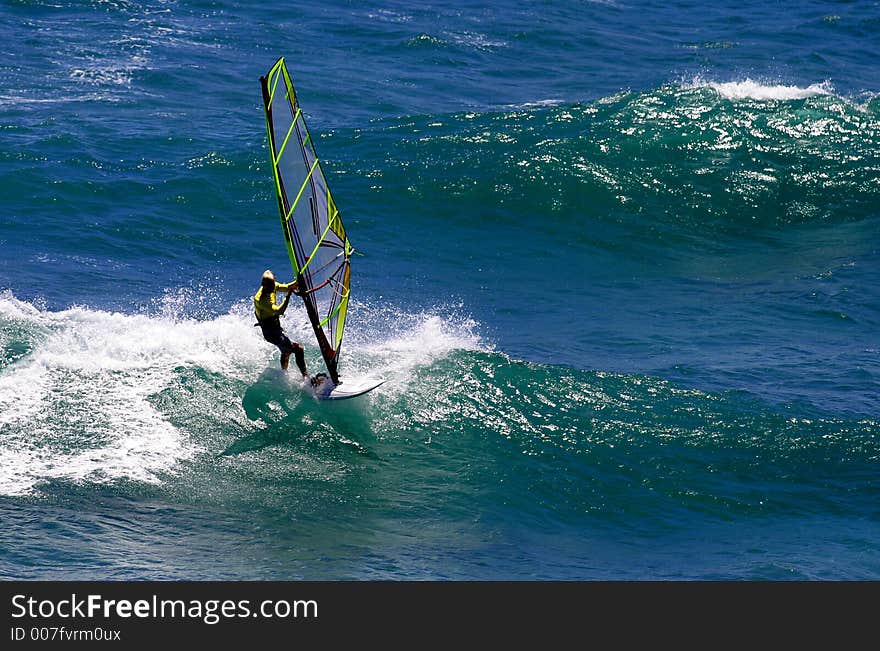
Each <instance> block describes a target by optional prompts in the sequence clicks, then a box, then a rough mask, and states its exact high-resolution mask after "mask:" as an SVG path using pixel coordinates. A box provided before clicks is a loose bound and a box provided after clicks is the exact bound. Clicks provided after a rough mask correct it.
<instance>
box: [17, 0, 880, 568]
mask: <svg viewBox="0 0 880 651" xmlns="http://www.w3.org/2000/svg"><path fill="white" fill-rule="evenodd" d="M878 27H880V5H878V4H877V3H852V4H847V3H822V2H807V3H804V2H798V3H794V2H790V3H775V4H771V5H768V4H766V3H754V2H745V3H743V2H739V3H715V4H713V5H712V6H711V7H706V6H703V5H702V4H700V3H691V2H671V3H670V2H665V3H659V2H657V3H654V2H624V1H621V2H595V3H589V2H588V3H581V2H578V3H575V2H542V3H537V2H534V3H530V2H527V3H507V2H501V3H477V2H458V3H441V4H435V5H432V6H431V7H430V8H429V7H426V6H423V5H421V4H416V3H411V4H407V3H398V2H380V3H374V4H369V5H363V4H360V3H333V4H331V5H322V6H320V7H299V8H295V7H290V6H288V5H287V4H286V3H278V2H274V3H273V2H270V3H268V4H265V3H264V4H263V5H261V6H260V7H259V8H258V7H256V6H251V5H249V4H246V3H232V2H192V3H174V2H121V1H120V2H79V3H73V4H64V3H49V2H14V3H7V4H6V5H4V7H3V8H2V9H0V34H2V36H3V38H2V39H0V107H2V119H0V197H2V198H0V521H2V523H3V526H2V527H0V576H2V577H4V578H26V579H37V578H48V579H62V578H64V579H105V578H131V579H165V578H173V579H214V578H217V579H298V578H305V579H746V580H752V579H877V578H880V509H878V504H880V499H878V498H880V481H878V461H880V422H878V420H877V419H878V411H880V409H878V406H880V401H878V397H877V396H878V384H880V375H878V373H880V353H878V351H880V341H878V336H877V332H878V324H880V290H878V287H880V257H878V241H880V182H878V179H880V174H878V172H880V99H878V98H877V95H876V93H877V92H878V90H880V72H878V69H877V67H876V65H874V62H875V61H876V60H877V56H878V55H880V42H878V40H877V38H876V33H877V29H878ZM281 55H284V56H285V57H286V58H287V60H288V65H289V67H290V68H291V72H292V74H293V76H294V81H295V83H296V84H297V89H298V93H299V96H300V100H301V102H302V103H303V105H304V108H305V111H306V114H307V118H308V120H309V125H310V127H311V130H312V132H313V135H314V136H315V137H316V138H317V141H318V142H317V147H318V151H319V153H320V154H321V155H322V156H323V157H324V159H325V171H326V173H327V176H328V179H329V182H330V183H331V185H332V187H333V190H334V194H335V196H336V199H337V203H338V204H339V208H340V210H341V214H342V216H343V219H344V220H345V223H346V225H347V228H348V232H349V236H350V237H351V239H352V242H353V244H354V246H355V247H356V248H357V249H358V252H359V255H358V256H356V257H355V258H354V261H353V283H352V291H353V299H352V306H351V309H350V312H349V324H348V329H347V331H346V340H345V348H344V353H343V355H344V356H343V359H342V363H341V366H340V369H341V373H342V375H343V379H344V378H345V376H346V375H348V376H350V377H358V376H361V375H364V374H367V373H374V374H379V375H382V376H384V377H385V378H387V380H388V381H387V382H386V384H384V385H383V386H382V387H380V388H379V389H377V390H376V391H374V392H373V393H371V394H370V395H368V396H365V397H363V398H359V399H355V400H351V401H346V402H342V403H338V404H325V403H316V402H315V401H314V400H312V399H311V398H309V397H308V396H307V395H306V394H305V393H304V392H303V391H302V390H301V388H300V387H299V386H298V384H297V383H296V382H293V381H292V380H291V379H290V378H288V377H286V376H285V375H284V374H283V373H281V371H280V370H279V369H278V368H277V366H278V363H277V352H276V351H275V350H274V349H273V347H272V346H271V345H269V344H267V343H266V342H265V341H263V340H262V338H261V337H260V336H259V333H258V330H257V329H255V328H253V315H252V313H251V307H250V296H251V295H252V294H253V292H254V291H256V288H257V285H258V283H259V276H260V274H261V273H262V271H263V270H264V269H266V268H267V267H268V268H272V269H274V270H275V271H276V273H278V274H279V275H280V276H282V279H284V280H286V279H287V278H286V277H285V274H288V273H289V271H286V270H289V263H288V262H287V259H286V252H285V249H284V246H283V240H282V236H281V230H280V228H279V226H278V218H277V214H276V213H277V208H276V204H275V199H274V196H273V191H274V190H273V186H272V180H271V170H270V168H269V165H268V159H267V156H268V155H267V151H266V143H265V124H264V121H263V115H262V107H261V98H260V90H259V82H258V79H259V76H260V75H262V74H265V72H266V71H267V70H268V69H269V67H270V66H271V65H272V63H273V62H274V61H275V59H276V58H277V57H278V56H281ZM285 327H286V329H287V330H288V332H289V333H290V334H291V336H292V337H293V338H295V339H297V340H299V341H302V342H303V343H304V344H305V345H306V355H307V361H308V364H309V367H310V368H311V369H313V370H316V369H319V368H320V365H321V358H320V354H319V352H318V350H317V346H315V345H314V344H313V342H312V336H311V334H310V327H309V326H308V325H307V321H306V317H305V313H304V310H302V309H300V308H299V307H297V308H296V309H294V308H291V309H290V310H289V311H288V314H287V316H286V317H285Z"/></svg>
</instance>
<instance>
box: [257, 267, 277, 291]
mask: <svg viewBox="0 0 880 651" xmlns="http://www.w3.org/2000/svg"><path fill="white" fill-rule="evenodd" d="M260 284H261V285H262V286H263V289H265V290H266V291H267V292H274V291H275V274H273V273H272V272H271V271H270V270H269V269H266V271H264V272H263V279H262V281H260Z"/></svg>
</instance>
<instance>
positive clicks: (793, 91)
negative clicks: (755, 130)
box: [684, 77, 834, 101]
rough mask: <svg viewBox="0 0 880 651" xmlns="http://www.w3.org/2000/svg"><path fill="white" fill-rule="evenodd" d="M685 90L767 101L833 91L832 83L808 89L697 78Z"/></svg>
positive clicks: (747, 81)
mask: <svg viewBox="0 0 880 651" xmlns="http://www.w3.org/2000/svg"><path fill="white" fill-rule="evenodd" d="M684 87H685V88H711V89H712V90H714V91H715V92H716V93H718V94H719V95H720V96H721V97H724V98H725V99H730V100H742V99H755V100H760V101H766V100H781V101H785V100H795V99H806V98H807V97H813V96H816V95H831V94H833V92H834V91H833V89H832V87H831V83H830V82H828V81H823V82H822V83H819V84H811V85H809V86H807V87H806V88H802V87H800V86H786V85H783V84H765V83H761V82H758V81H753V80H752V79H745V80H743V81H728V82H716V81H705V80H703V79H701V78H699V77H698V78H696V79H694V80H693V81H692V82H690V83H687V84H684Z"/></svg>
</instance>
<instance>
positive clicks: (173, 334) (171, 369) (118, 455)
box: [0, 290, 486, 495]
mask: <svg viewBox="0 0 880 651" xmlns="http://www.w3.org/2000/svg"><path fill="white" fill-rule="evenodd" d="M200 294H201V292H200V291H196V290H180V291H177V292H170V293H168V294H166V295H165V296H164V297H162V298H161V299H159V300H157V301H156V304H155V305H154V306H153V308H152V313H150V314H122V313H116V312H108V311H102V310H95V309H91V308H87V307H82V306H74V307H71V308H69V309H66V310H62V311H59V312H51V311H48V310H45V309H40V308H38V307H36V306H34V305H32V304H30V303H28V302H25V301H21V300H18V299H16V298H15V297H14V296H13V295H12V294H11V293H10V292H8V291H6V292H0V328H2V331H3V333H4V336H5V335H10V336H12V337H13V338H16V339H21V338H22V337H25V338H26V339H27V340H28V341H29V342H30V347H31V352H30V353H29V354H27V355H25V356H24V357H22V358H21V359H18V360H17V361H16V362H15V363H13V364H10V365H9V366H7V367H5V368H3V369H2V370H0V493H2V494H6V495H27V494H32V493H35V492H37V491H38V489H39V486H40V484H41V483H43V482H46V481H50V480H66V481H73V482H93V483H104V482H112V481H116V480H122V479H125V480H131V481H139V482H150V483H157V482H160V481H162V478H163V477H165V476H167V475H173V474H174V473H176V472H178V471H179V470H180V468H181V467H182V465H181V464H182V463H183V462H185V461H188V460H190V459H193V458H195V457H196V455H198V454H199V452H200V451H201V450H202V449H203V447H202V445H203V442H201V441H199V440H196V438H195V436H194V434H193V433H190V432H187V431H184V430H181V429H179V428H178V427H175V425H174V424H172V423H171V422H169V420H168V416H167V415H166V414H165V413H163V411H161V408H160V407H157V406H156V405H155V404H154V402H155V399H156V396H157V395H160V394H162V395H165V394H166V393H167V391H168V390H169V389H171V390H172V391H174V390H176V387H178V386H179V384H178V381H179V377H180V374H179V373H180V369H181V368H184V369H185V368H193V367H197V368H200V369H204V370H206V371H208V372H209V373H212V374H218V375H222V376H223V377H225V378H230V379H233V380H239V381H242V382H245V383H248V382H254V381H256V380H257V378H258V377H259V376H260V374H261V373H263V372H264V371H265V369H266V368H267V367H269V366H273V365H275V364H277V361H276V360H277V359H278V354H277V350H276V349H275V348H274V347H273V346H271V345H270V344H268V343H266V342H265V341H264V340H263V339H262V337H261V336H260V333H259V330H258V329H256V328H254V327H253V314H252V313H251V306H250V305H249V303H248V302H247V301H243V302H241V303H238V304H236V305H234V306H233V307H232V308H231V309H230V310H229V312H228V313H227V314H223V315H220V316H213V317H210V316H206V315H204V314H200V315H198V318H195V317H194V315H193V312H194V311H195V312H196V313H200V312H201V311H202V310H203V306H202V305H201V304H200V302H199V300H198V296H199V295H200ZM284 327H285V329H286V330H287V332H288V334H289V336H290V337H291V338H292V339H295V340H299V341H301V342H303V343H304V344H305V346H306V352H307V358H308V360H309V365H310V370H312V369H314V368H315V366H319V367H320V365H321V361H320V356H319V353H318V351H317V346H315V345H314V344H313V341H314V337H313V334H312V332H311V327H310V326H309V325H308V321H307V319H306V317H305V313H304V310H303V309H302V308H299V307H297V308H293V307H292V308H290V309H288V312H287V315H286V318H285V323H284ZM476 328H477V324H476V323H475V322H474V321H473V320H471V319H469V318H467V317H463V316H456V315H455V308H448V309H447V308H444V309H442V310H440V309H438V310H436V311H435V312H425V313H418V314H406V313H402V312H400V311H395V310H394V309H390V308H385V307H380V308H376V307H374V306H370V305H367V304H363V303H353V304H352V306H351V308H350V311H349V327H348V329H347V331H346V340H345V343H344V345H343V349H344V350H343V355H344V357H343V365H342V373H343V377H345V376H348V377H361V376H364V375H380V376H383V377H385V378H386V380H389V382H388V383H387V384H386V385H384V386H383V387H382V389H383V390H385V391H391V392H394V391H400V390H402V389H403V387H405V385H406V378H407V377H408V376H410V375H411V374H412V373H413V372H414V371H416V369H417V368H418V367H422V366H427V365H430V364H431V363H433V362H434V361H435V360H437V359H440V358H442V357H444V356H447V355H448V354H449V353H450V352H451V351H453V350H456V349H462V348H465V349H485V348H486V345H485V344H483V343H482V342H481V341H480V338H479V336H478V335H477V334H476ZM22 333H26V334H25V335H23V334H22ZM395 380H399V381H398V382H395ZM395 387H396V388H395ZM173 399H174V396H172V400H173ZM193 400H194V399H193V398H192V397H191V396H189V395H188V394H186V395H181V396H180V401H189V402H193ZM239 400H240V399H239V398H238V396H235V395H232V394H229V395H215V396H210V399H199V400H198V404H195V402H193V404H192V410H193V412H196V411H199V410H203V409H205V405H208V407H207V408H208V409H210V408H211V407H210V405H218V406H217V409H218V410H221V409H225V407H224V405H229V404H233V405H234V403H235V402H237V401H239ZM183 408H184V409H186V407H185V406H184V407H183ZM234 417H235V416H234V415H233V418H234ZM200 418H201V419H202V420H203V421H204V420H208V421H210V419H211V418H214V419H221V420H223V419H225V418H228V414H227V413H226V412H224V413H223V414H222V415H221V414H219V413H217V414H214V413H210V412H209V413H204V414H200Z"/></svg>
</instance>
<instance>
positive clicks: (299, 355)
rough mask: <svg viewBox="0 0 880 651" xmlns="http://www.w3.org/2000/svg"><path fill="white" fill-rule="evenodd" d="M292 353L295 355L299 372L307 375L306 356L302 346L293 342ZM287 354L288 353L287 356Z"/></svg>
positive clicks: (304, 375)
mask: <svg viewBox="0 0 880 651" xmlns="http://www.w3.org/2000/svg"><path fill="white" fill-rule="evenodd" d="M293 354H294V356H295V357H296V365H297V367H298V368H299V372H300V373H302V374H303V377H307V376H308V373H307V372H306V356H305V354H304V353H303V347H302V346H301V345H300V344H293ZM289 356H290V353H288V357H289ZM285 368H286V367H285Z"/></svg>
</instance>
